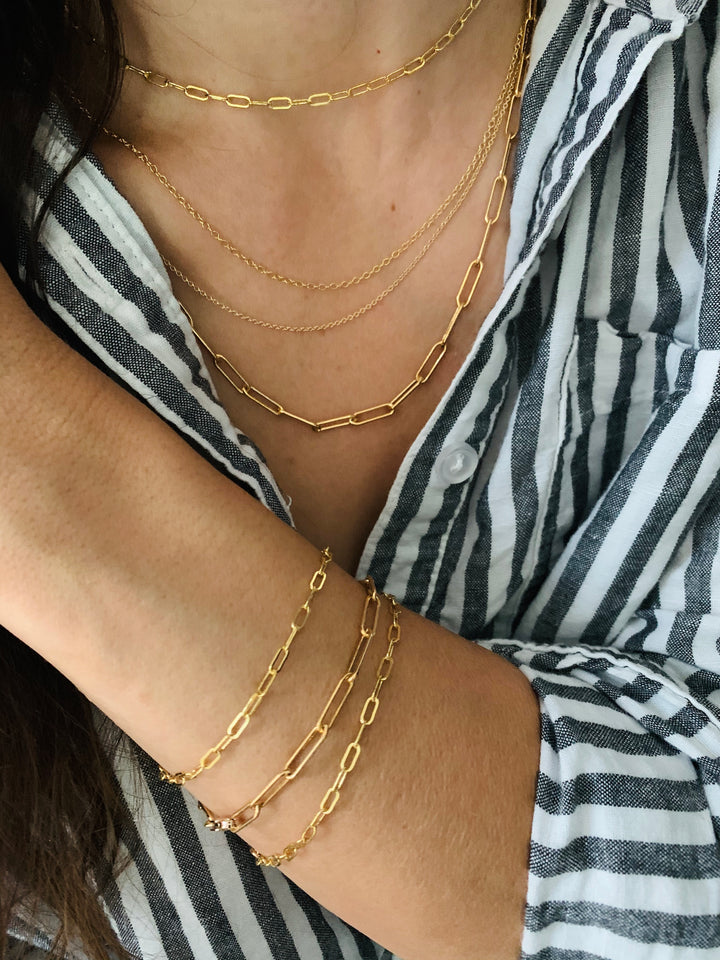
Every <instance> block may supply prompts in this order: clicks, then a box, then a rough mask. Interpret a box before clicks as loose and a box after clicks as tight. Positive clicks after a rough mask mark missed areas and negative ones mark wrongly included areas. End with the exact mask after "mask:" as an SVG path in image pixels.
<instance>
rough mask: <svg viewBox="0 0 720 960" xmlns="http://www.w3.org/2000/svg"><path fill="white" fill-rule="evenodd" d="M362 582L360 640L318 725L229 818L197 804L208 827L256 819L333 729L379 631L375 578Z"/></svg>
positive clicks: (234, 827)
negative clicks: (279, 769) (363, 588)
mask: <svg viewBox="0 0 720 960" xmlns="http://www.w3.org/2000/svg"><path fill="white" fill-rule="evenodd" d="M363 584H364V586H365V590H366V597H365V603H364V605H363V611H362V618H361V621H360V639H359V640H358V643H357V646H356V648H355V650H354V652H353V655H352V657H351V658H350V662H349V663H348V665H347V669H346V671H345V673H344V674H343V675H342V677H341V678H340V679H339V680H338V682H337V683H336V684H335V689H334V690H333V692H332V693H331V694H330V696H329V697H328V699H327V702H326V704H325V706H324V708H323V711H322V713H321V714H320V716H319V717H318V719H317V722H316V723H315V726H314V727H313V728H312V730H311V731H310V732H309V733H308V734H307V736H306V737H305V738H304V739H303V741H302V743H301V744H300V745H299V746H298V747H297V748H296V749H295V750H294V752H293V753H292V755H291V756H290V758H289V759H288V761H287V762H286V764H285V766H284V767H283V769H282V770H281V771H280V773H278V774H276V775H275V776H274V777H273V778H272V780H271V781H270V782H269V783H268V784H266V786H265V787H263V789H262V790H261V791H260V793H259V794H258V795H257V796H256V797H254V798H253V799H252V800H248V802H247V803H244V804H243V805H242V806H241V807H239V808H238V809H237V810H236V811H235V812H234V813H233V814H231V815H230V816H229V817H216V816H215V814H214V813H213V812H212V810H209V809H208V808H207V807H206V806H205V805H204V804H203V803H198V806H199V807H200V809H201V810H202V811H203V812H204V813H205V816H206V817H207V819H206V821H205V826H206V827H207V828H208V829H209V830H229V831H231V832H232V833H240V831H241V830H244V829H245V827H247V826H248V825H249V824H251V823H253V822H254V821H255V820H257V818H258V817H259V816H260V813H261V811H262V809H263V807H265V806H267V804H268V803H270V801H271V800H272V799H273V798H274V797H276V796H277V795H278V794H279V793H280V791H281V790H284V789H285V787H286V786H287V785H288V784H289V783H290V782H291V781H292V780H294V779H295V778H296V777H297V776H298V774H299V773H300V771H301V770H302V769H303V767H304V766H305V765H306V764H307V762H308V761H309V760H310V758H311V757H312V756H313V754H314V753H315V752H316V750H317V749H318V747H319V746H320V744H321V743H323V742H324V740H325V738H326V737H327V735H328V732H329V731H330V728H331V727H332V725H333V723H335V720H336V719H337V717H338V715H339V713H340V711H341V710H342V708H343V706H344V705H345V701H346V700H347V698H348V697H349V696H350V693H351V691H352V689H353V687H354V685H355V680H356V679H357V675H358V673H359V672H360V667H361V666H362V664H363V660H364V659H365V654H366V653H367V650H368V647H369V646H370V643H371V642H372V640H373V637H374V636H375V632H376V630H377V622H378V616H379V613H380V597H379V596H378V593H377V591H376V589H375V584H374V582H373V579H372V577H367V578H366V579H365V580H363Z"/></svg>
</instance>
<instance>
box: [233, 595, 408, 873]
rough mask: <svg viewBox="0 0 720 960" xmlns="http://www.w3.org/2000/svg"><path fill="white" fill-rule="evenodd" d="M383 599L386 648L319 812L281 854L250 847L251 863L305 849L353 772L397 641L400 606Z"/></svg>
mask: <svg viewBox="0 0 720 960" xmlns="http://www.w3.org/2000/svg"><path fill="white" fill-rule="evenodd" d="M383 596H384V597H387V599H388V600H389V602H390V607H391V611H392V623H391V624H390V626H389V628H388V649H387V653H386V654H385V656H384V657H383V658H382V660H381V661H380V666H379V667H378V669H377V674H376V681H375V687H374V689H373V692H372V693H371V694H370V696H369V697H368V698H367V700H366V701H365V705H364V706H363V708H362V712H361V713H360V727H359V729H358V732H357V734H356V735H355V739H354V740H353V741H352V743H350V744H348V746H347V747H346V749H345V753H344V754H343V755H342V760H341V761H340V769H339V771H338V774H337V776H336V777H335V781H334V783H333V785H332V786H331V787H330V789H329V790H328V791H327V793H326V794H325V796H324V797H323V799H322V803H321V804H320V809H319V810H318V812H317V813H316V814H315V816H314V817H313V818H312V820H311V821H310V823H309V824H308V825H307V827H306V828H305V830H304V831H303V833H302V836H301V837H300V839H299V840H296V841H295V842H294V843H289V844H288V845H287V846H286V847H285V849H284V850H283V851H282V853H271V854H267V855H265V854H262V853H259V852H258V851H257V850H255V849H254V848H251V850H250V852H251V853H252V855H253V856H254V857H255V863H256V864H257V865H258V866H259V867H278V866H280V864H281V863H282V862H283V861H289V860H292V859H293V858H294V857H295V856H296V854H297V853H298V852H299V851H300V850H302V849H303V847H306V846H307V845H308V844H309V843H310V841H311V840H312V839H313V838H314V837H315V835H316V834H317V831H318V827H319V826H320V824H321V823H322V822H323V820H324V819H325V818H326V817H328V816H330V814H331V813H332V812H333V810H334V809H335V807H336V806H337V802H338V800H339V799H340V790H341V789H342V786H343V784H344V783H345V781H346V779H347V777H348V774H349V773H350V772H351V771H352V770H354V769H355V766H356V764H357V762H358V758H359V756H360V751H361V749H362V748H361V746H360V741H361V739H362V736H363V734H364V733H365V731H366V730H367V728H368V727H369V726H370V725H371V724H372V723H373V721H374V720H375V717H376V716H377V711H378V707H379V706H380V699H379V695H380V690H381V688H382V685H383V684H384V683H385V681H386V680H387V678H388V677H389V676H390V673H391V672H392V668H393V662H394V661H393V652H394V650H395V646H396V644H397V643H398V641H399V640H400V607H399V605H398V603H397V601H396V600H395V597H391V596H390V595H389V594H387V593H385V594H383Z"/></svg>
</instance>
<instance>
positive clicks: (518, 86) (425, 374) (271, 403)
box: [180, 0, 537, 433]
mask: <svg viewBox="0 0 720 960" xmlns="http://www.w3.org/2000/svg"><path fill="white" fill-rule="evenodd" d="M536 3H537V0H529V3H528V8H527V13H526V16H525V20H524V22H523V26H522V31H521V33H522V41H521V50H522V57H521V59H520V65H519V68H518V71H517V76H516V80H515V87H514V91H513V96H512V99H511V102H510V104H509V107H508V110H507V115H506V118H505V133H506V140H505V149H504V151H503V158H502V162H501V165H500V171H499V173H498V174H497V176H496V177H495V179H494V180H493V184H492V188H491V190H490V196H489V198H488V202H487V206H486V208H485V217H484V220H485V229H484V231H483V236H482V240H481V241H480V247H479V249H478V252H477V254H476V255H475V257H474V258H473V259H472V260H471V261H470V263H469V264H468V266H467V269H466V271H465V275H464V276H463V279H462V283H461V284H460V287H459V288H458V291H457V293H456V294H455V309H454V310H453V314H452V316H451V318H450V321H449V323H448V325H447V327H446V328H445V331H444V333H443V335H442V336H441V337H440V339H439V340H437V341H436V342H435V343H434V344H433V345H432V347H431V348H430V350H429V351H428V352H427V354H426V355H425V359H424V360H423V362H422V363H421V364H420V366H419V367H418V369H417V372H416V374H415V376H414V377H413V379H412V380H411V381H410V382H409V383H408V384H406V386H404V387H403V388H402V390H400V391H399V392H398V393H397V394H396V395H395V396H394V397H393V398H392V400H388V401H386V402H385V403H379V404H376V405H375V406H372V407H366V408H365V409H363V410H357V411H355V413H346V414H342V415H341V416H338V417H331V418H330V419H327V420H309V419H308V418H307V417H303V416H300V415H299V414H297V413H293V412H291V411H290V410H287V409H286V408H285V407H284V406H283V405H282V404H281V403H280V402H279V401H278V400H275V399H273V398H272V397H270V396H268V394H266V393H263V391H262V390H259V389H258V388H257V387H255V386H254V385H253V384H251V383H250V382H249V380H247V379H246V378H245V377H244V376H243V375H242V374H241V373H240V371H239V370H238V369H237V367H235V366H234V365H233V364H232V363H231V362H230V360H228V358H227V357H226V356H224V355H223V354H221V353H216V351H215V350H213V348H212V347H211V346H210V344H209V343H208V342H207V340H205V338H204V337H202V336H201V335H200V334H199V333H198V331H197V329H196V328H195V324H194V322H193V319H192V317H191V315H190V313H189V312H188V311H187V309H186V308H185V307H184V306H183V305H182V304H180V306H181V308H182V310H183V311H184V313H185V315H186V316H187V318H188V320H189V322H190V326H191V328H192V331H193V333H194V334H195V336H196V338H197V340H198V342H199V343H201V344H202V346H204V347H205V349H206V350H207V351H208V353H209V354H210V355H211V357H212V358H213V362H214V364H215V367H216V368H217V370H218V371H219V372H220V373H221V374H222V376H223V377H225V379H226V380H227V381H228V383H229V384H230V385H231V386H232V387H233V389H235V390H236V391H237V392H238V393H239V394H241V395H242V396H244V397H246V398H247V399H248V400H251V401H252V402H253V403H255V404H257V405H258V406H260V407H262V408H263V409H264V410H267V411H268V412H269V413H272V414H273V415H274V416H276V417H281V416H282V417H288V418H289V419H291V420H295V421H297V422H298V423H303V424H305V425H306V426H308V427H310V428H311V429H312V430H314V431H315V432H316V433H323V432H324V431H326V430H335V429H337V428H339V427H351V426H352V427H359V426H363V425H364V424H366V423H374V422H375V421H376V420H382V419H384V418H385V417H390V416H392V415H393V414H394V413H395V411H396V410H397V408H398V407H399V406H400V405H401V404H402V403H404V402H405V400H407V398H408V397H409V396H410V395H411V394H412V393H414V392H415V390H417V388H418V387H419V386H421V384H423V383H427V381H428V380H429V379H430V377H431V376H432V375H433V373H434V372H435V370H436V369H437V366H438V364H439V363H440V361H441V360H442V358H443V357H444V356H445V353H446V352H447V345H448V341H449V339H450V336H451V334H452V332H453V330H454V328H455V325H456V323H457V321H458V319H459V318H460V316H461V314H462V313H463V312H464V311H465V310H466V309H467V308H468V307H469V306H470V304H471V302H472V299H473V296H474V295H475V291H476V289H477V286H478V283H479V282H480V277H481V276H482V273H483V268H484V266H485V251H486V248H487V243H488V238H489V236H490V232H491V230H492V227H493V225H494V224H495V223H497V221H498V220H499V219H500V213H501V211H502V207H503V203H504V200H505V194H506V192H507V187H508V177H507V170H508V164H509V161H510V152H511V149H512V144H513V141H514V140H515V138H516V137H517V134H518V129H519V124H520V100H521V98H522V86H523V81H524V78H525V73H526V70H527V64H528V60H529V57H530V41H531V38H532V31H533V27H534V25H535V20H536Z"/></svg>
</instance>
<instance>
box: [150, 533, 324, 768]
mask: <svg viewBox="0 0 720 960" xmlns="http://www.w3.org/2000/svg"><path fill="white" fill-rule="evenodd" d="M330 563H332V554H331V553H330V549H329V547H325V549H324V550H323V551H322V552H321V554H320V566H319V567H318V569H317V570H316V571H315V573H314V574H313V575H312V577H311V579H310V592H309V593H308V595H307V598H306V599H305V602H304V603H303V605H302V606H301V607H300V609H299V610H298V612H297V613H296V614H295V616H294V617H293V620H292V623H291V624H290V633H289V634H288V638H287V640H286V641H285V643H284V644H283V645H282V646H281V647H280V648H279V650H278V651H277V653H276V654H275V656H274V657H273V658H272V660H271V661H270V665H269V666H268V668H267V670H266V672H265V676H264V677H263V678H262V680H261V681H260V683H259V685H258V687H257V689H256V691H255V693H253V695H252V696H251V697H250V699H249V700H248V702H247V703H246V704H245V706H244V707H243V708H242V710H241V711H240V713H239V714H238V715H237V716H236V717H235V719H234V720H233V721H232V723H231V724H230V726H229V727H228V728H227V731H226V733H225V735H224V736H223V737H222V738H221V739H220V740H219V741H218V742H217V743H216V744H215V746H214V747H211V748H210V749H209V750H208V751H207V753H204V754H203V755H202V757H201V758H200V762H199V763H198V765H197V766H196V767H194V768H193V769H192V770H188V771H186V772H180V773H170V772H169V771H168V770H166V769H165V768H164V767H162V766H161V767H160V779H161V780H164V781H165V782H166V783H174V784H176V785H177V786H182V785H183V784H184V783H187V782H188V781H189V780H194V779H195V778H196V777H199V776H200V774H201V773H203V772H204V771H205V770H210V769H212V767H214V766H215V764H216V763H217V762H218V761H219V760H220V757H221V756H222V755H223V753H224V752H225V751H226V750H227V748H228V747H229V746H230V744H231V743H234V742H235V741H236V740H239V739H240V737H241V736H242V735H243V733H244V732H245V729H246V727H247V725H248V724H249V723H250V718H251V717H252V716H253V714H254V713H255V711H256V710H257V709H258V707H259V706H260V704H261V703H262V701H263V699H264V697H265V695H266V694H267V692H268V690H269V689H270V687H271V686H272V685H273V683H274V682H275V677H277V675H278V674H279V673H280V671H281V670H282V668H283V666H284V664H285V661H286V660H287V658H288V654H289V653H290V647H291V646H292V642H293V640H294V639H295V637H296V636H297V635H298V634H299V633H300V631H301V630H302V629H303V627H304V626H305V624H306V623H307V622H308V619H309V617H310V608H311V605H312V602H313V599H314V597H315V594H317V593H320V591H321V590H322V588H323V587H324V586H325V581H326V580H327V573H326V571H327V568H328V565H329V564H330Z"/></svg>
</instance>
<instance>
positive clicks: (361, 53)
mask: <svg viewBox="0 0 720 960" xmlns="http://www.w3.org/2000/svg"><path fill="white" fill-rule="evenodd" d="M465 2H467V0H465ZM463 6H464V4H463V0H403V2H401V3H388V2H387V0H362V2H359V0H295V2H292V0H290V2H288V0H203V2H202V3H193V2H190V0H147V2H140V0H119V2H118V12H119V16H120V20H121V24H122V27H123V30H124V33H125V37H126V43H127V54H128V58H129V59H130V60H131V61H139V62H140V63H141V64H142V65H143V66H144V67H147V68H150V69H153V70H157V71H158V72H163V73H166V74H167V75H172V74H173V73H174V74H176V75H180V74H182V75H183V76H185V77H187V78H188V82H190V81H191V80H192V81H194V82H198V83H203V84H204V85H205V86H208V85H210V84H212V85H213V87H216V88H218V89H226V90H228V91H229V90H234V89H235V88H239V89H242V91H243V92H245V91H247V92H250V94H251V95H255V96H265V95H268V96H272V95H278V94H279V95H285V94H289V95H290V96H303V95H304V94H305V93H307V92H312V91H313V90H314V89H315V88H317V89H318V90H337V89H341V88H344V87H349V86H352V85H353V84H356V83H358V82H360V81H363V80H370V79H372V78H373V77H375V76H377V75H379V74H384V73H388V72H390V71H391V70H394V69H395V68H396V67H398V66H399V65H401V64H403V63H405V62H406V61H407V60H409V59H411V58H412V57H414V56H416V55H417V54H419V53H421V52H422V51H423V50H425V49H426V48H427V47H428V46H429V45H430V44H432V43H433V41H434V40H435V39H436V38H437V37H439V36H440V35H441V34H442V33H443V32H444V31H445V30H446V29H447V28H448V26H449V25H450V24H451V22H452V21H453V19H454V18H455V17H456V16H457V15H458V14H459V13H460V12H461V10H462V8H463ZM456 8H457V9H456Z"/></svg>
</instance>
